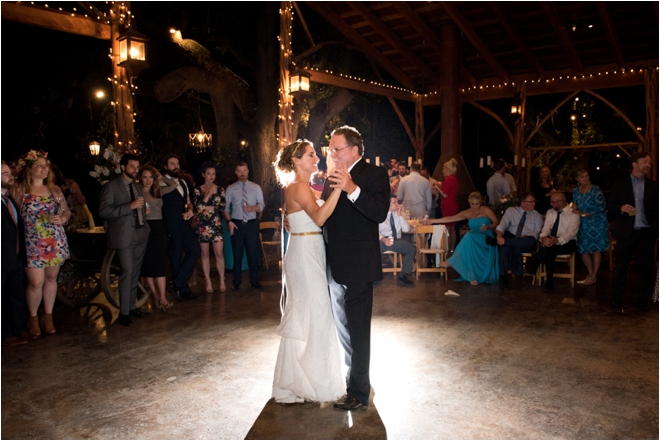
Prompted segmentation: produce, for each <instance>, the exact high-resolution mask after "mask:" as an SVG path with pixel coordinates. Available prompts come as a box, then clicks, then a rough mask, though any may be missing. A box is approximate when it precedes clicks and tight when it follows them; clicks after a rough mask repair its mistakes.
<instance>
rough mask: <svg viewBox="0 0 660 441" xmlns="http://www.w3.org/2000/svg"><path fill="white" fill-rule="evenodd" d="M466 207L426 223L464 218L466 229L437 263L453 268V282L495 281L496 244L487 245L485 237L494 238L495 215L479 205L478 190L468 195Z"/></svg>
mask: <svg viewBox="0 0 660 441" xmlns="http://www.w3.org/2000/svg"><path fill="white" fill-rule="evenodd" d="M468 202H470V208H468V209H467V210H463V211H461V212H460V213H458V214H456V215H454V216H445V217H441V218H440V219H431V220H430V221H429V222H428V223H430V224H445V223H450V222H459V221H462V220H467V221H468V226H469V227H470V231H469V232H468V233H467V234H466V235H465V236H464V237H463V239H461V241H460V243H459V244H458V246H457V247H456V250H455V251H454V254H453V255H452V256H451V257H450V258H449V259H447V261H445V262H442V263H440V265H441V266H444V267H446V268H449V267H452V268H454V269H455V270H456V271H457V272H458V274H459V275H460V277H459V278H458V279H456V281H457V282H470V285H478V284H480V283H495V282H497V281H498V280H499V277H500V276H499V270H498V268H499V263H498V255H497V246H492V245H489V244H488V243H487V242H486V238H488V237H490V238H493V239H494V238H495V235H494V234H493V230H494V229H495V228H496V227H497V224H498V222H497V216H495V213H493V210H491V209H490V208H488V207H486V206H485V205H482V202H483V196H481V193H479V192H478V191H475V192H472V193H470V195H469V196H468Z"/></svg>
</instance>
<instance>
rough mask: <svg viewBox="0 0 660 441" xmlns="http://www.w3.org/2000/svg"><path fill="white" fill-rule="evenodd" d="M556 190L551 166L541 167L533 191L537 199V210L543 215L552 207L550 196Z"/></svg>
mask: <svg viewBox="0 0 660 441" xmlns="http://www.w3.org/2000/svg"><path fill="white" fill-rule="evenodd" d="M555 191H556V190H555V188H554V182H553V180H552V174H551V173H550V167H541V170H539V179H538V181H536V182H534V183H533V184H532V193H534V198H535V199H536V211H538V212H539V213H541V214H542V215H543V216H545V214H546V213H547V212H548V210H549V209H550V196H551V195H552V193H554V192H555Z"/></svg>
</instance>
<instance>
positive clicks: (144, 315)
mask: <svg viewBox="0 0 660 441" xmlns="http://www.w3.org/2000/svg"><path fill="white" fill-rule="evenodd" d="M128 315H129V316H131V317H139V318H147V317H151V313H150V312H142V311H140V310H139V309H137V308H135V309H131V310H130V311H128Z"/></svg>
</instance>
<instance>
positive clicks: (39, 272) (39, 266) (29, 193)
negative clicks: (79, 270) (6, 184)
mask: <svg viewBox="0 0 660 441" xmlns="http://www.w3.org/2000/svg"><path fill="white" fill-rule="evenodd" d="M17 168H18V169H19V173H20V182H21V184H20V185H17V186H16V187H14V189H13V190H12V192H13V196H14V200H15V201H16V202H17V203H18V204H20V207H17V208H18V209H19V211H20V213H21V217H22V218H23V223H24V225H25V246H26V251H27V269H26V273H27V278H28V286H27V290H26V292H25V297H26V300H27V306H28V311H29V314H30V317H29V319H28V330H29V332H30V334H32V335H41V329H40V327H39V324H40V323H39V319H38V318H37V312H38V311H39V305H40V304H41V302H42V301H43V309H44V314H43V315H42V316H41V328H43V331H44V332H45V333H46V334H55V332H57V331H56V329H55V326H54V325H53V305H54V304H55V297H56V295H57V275H58V273H59V272H60V266H62V264H63V263H64V261H65V260H67V259H68V258H69V245H68V242H67V238H66V233H65V231H64V227H63V225H64V224H65V223H66V222H67V220H69V217H70V216H71V211H70V210H69V207H68V206H67V203H66V199H65V198H64V194H63V193H62V190H61V189H60V188H59V187H58V186H56V185H55V184H53V173H52V171H51V170H50V166H49V162H48V153H46V152H44V151H43V150H40V151H35V150H30V151H29V152H28V153H27V154H25V155H23V156H22V157H21V158H20V159H19V161H18V167H17Z"/></svg>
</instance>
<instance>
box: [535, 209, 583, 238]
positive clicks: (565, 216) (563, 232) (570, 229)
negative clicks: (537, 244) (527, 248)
mask: <svg viewBox="0 0 660 441" xmlns="http://www.w3.org/2000/svg"><path fill="white" fill-rule="evenodd" d="M555 220H557V211H556V210H555V209H554V208H551V209H549V210H548V213H547V214H546V215H545V223H544V224H543V230H541V238H543V237H547V236H550V232H551V231H552V226H553V225H554V224H555ZM579 229H580V215H579V214H575V213H573V209H572V208H571V207H569V206H568V205H567V206H566V207H564V209H563V210H562V212H561V216H560V217H559V228H558V229H557V239H559V245H564V244H565V243H567V242H570V241H571V240H575V239H576V238H577V233H578V230H579Z"/></svg>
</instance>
